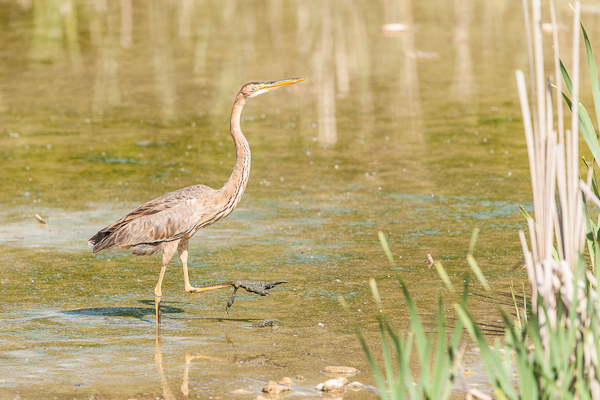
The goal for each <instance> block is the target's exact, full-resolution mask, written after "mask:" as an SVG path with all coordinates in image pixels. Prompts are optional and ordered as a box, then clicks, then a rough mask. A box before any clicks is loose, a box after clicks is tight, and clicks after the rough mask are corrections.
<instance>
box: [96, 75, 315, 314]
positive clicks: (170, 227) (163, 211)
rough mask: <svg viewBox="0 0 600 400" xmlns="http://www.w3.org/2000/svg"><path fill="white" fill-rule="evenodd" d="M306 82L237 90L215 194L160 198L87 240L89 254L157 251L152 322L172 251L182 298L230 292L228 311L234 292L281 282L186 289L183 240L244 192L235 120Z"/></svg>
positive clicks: (190, 190) (246, 152) (246, 169)
mask: <svg viewBox="0 0 600 400" xmlns="http://www.w3.org/2000/svg"><path fill="white" fill-rule="evenodd" d="M305 79H306V78H294V79H284V80H281V81H274V82H250V83H247V84H246V85H244V86H243V87H242V89H241V90H240V91H239V93H238V94H237V96H236V98H235V102H234V103H233V109H232V110H231V118H230V120H229V128H230V131H231V136H232V137H233V141H234V143H235V154H236V161H235V165H234V166H233V172H232V173H231V176H230V177H229V180H228V181H227V183H225V185H224V186H223V187H222V188H221V189H218V190H215V189H211V188H209V187H208V186H204V185H195V186H189V187H186V188H183V189H179V190H176V191H174V192H171V193H168V194H165V195H164V196H161V197H158V198H156V199H154V200H150V201H149V202H147V203H145V204H142V205H141V206H139V207H137V208H136V209H135V210H133V211H132V212H130V213H129V214H127V215H126V216H124V217H123V218H121V219H120V220H118V221H117V222H115V223H114V224H112V225H109V226H107V227H106V228H104V229H102V230H100V231H99V232H98V233H96V234H95V235H94V236H93V237H92V238H91V239H90V240H89V241H88V244H89V245H90V246H92V247H93V250H92V252H93V253H94V254H96V253H98V252H100V251H102V250H108V251H113V252H121V251H127V250H129V251H130V252H131V253H132V254H134V255H139V256H142V255H144V256H145V255H152V254H156V253H160V252H162V268H161V270H160V275H159V277H158V283H157V284H156V287H155V289H154V305H155V309H156V323H157V324H160V301H161V297H162V290H161V286H162V281H163V278H164V276H165V272H166V270H167V265H168V264H169V262H170V261H171V258H172V257H173V255H175V252H178V253H179V258H180V259H181V263H182V264H183V278H184V283H185V291H186V292H187V293H200V292H206V291H208V290H214V289H220V288H225V287H233V294H232V296H231V298H230V299H229V301H228V303H227V307H226V310H228V309H229V307H231V305H232V304H233V300H234V297H235V293H236V292H237V290H238V289H239V288H244V289H246V290H247V291H249V292H254V293H257V294H259V295H261V296H266V295H268V294H269V293H268V292H267V290H268V289H271V288H273V287H274V286H276V285H278V284H280V283H287V282H286V281H275V282H260V281H230V282H225V283H219V284H216V285H208V286H201V287H194V286H192V285H191V284H190V280H189V277H188V269H187V260H188V241H189V240H190V238H191V237H192V236H194V234H195V233H196V232H197V231H198V230H199V229H201V228H204V227H206V226H208V225H211V224H214V223H215V222H217V221H218V220H220V219H223V218H225V217H226V216H228V215H229V214H230V213H231V212H232V211H233V209H234V208H235V207H236V206H237V205H238V203H239V202H240V200H241V199H242V195H243V194H244V190H245V189H246V184H247V183H248V177H249V175H250V161H251V160H250V146H249V145H248V141H247V140H246V138H245V137H244V134H243V133H242V129H241V127H240V117H241V114H242V108H243V107H244V105H245V104H246V102H247V101H248V100H249V99H251V98H253V97H256V96H259V95H261V94H263V93H267V92H270V91H272V90H275V89H278V88H280V87H282V86H286V85H291V84H293V83H297V82H301V81H303V80H305Z"/></svg>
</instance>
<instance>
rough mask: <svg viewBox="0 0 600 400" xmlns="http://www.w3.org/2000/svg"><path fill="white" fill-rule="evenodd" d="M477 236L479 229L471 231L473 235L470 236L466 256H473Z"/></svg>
mask: <svg viewBox="0 0 600 400" xmlns="http://www.w3.org/2000/svg"><path fill="white" fill-rule="evenodd" d="M477 236H479V228H475V229H473V233H472V234H471V242H470V243H469V252H468V253H467V254H471V255H473V252H474V251H475V243H477Z"/></svg>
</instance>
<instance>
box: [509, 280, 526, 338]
mask: <svg viewBox="0 0 600 400" xmlns="http://www.w3.org/2000/svg"><path fill="white" fill-rule="evenodd" d="M510 295H511V296H512V299H513V304H514V305H515V311H516V312H517V321H519V330H520V331H521V332H522V331H523V324H522V323H521V315H520V313H519V306H518V305H517V298H516V297H515V290H514V289H513V287H512V286H511V287H510Z"/></svg>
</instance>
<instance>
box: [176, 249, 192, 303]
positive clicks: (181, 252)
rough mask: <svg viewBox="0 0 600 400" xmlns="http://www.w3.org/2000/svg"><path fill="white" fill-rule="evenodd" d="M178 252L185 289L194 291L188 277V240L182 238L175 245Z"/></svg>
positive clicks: (189, 291) (190, 291)
mask: <svg viewBox="0 0 600 400" xmlns="http://www.w3.org/2000/svg"><path fill="white" fill-rule="evenodd" d="M177 251H178V252H179V258H180V259H181V265H183V280H184V283H185V291H186V292H188V293H194V291H193V289H194V288H193V287H192V285H190V277H189V275H188V268H187V260H188V241H187V240H182V241H181V242H179V246H177Z"/></svg>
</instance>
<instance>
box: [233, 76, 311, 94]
mask: <svg viewBox="0 0 600 400" xmlns="http://www.w3.org/2000/svg"><path fill="white" fill-rule="evenodd" d="M305 79H306V78H293V79H283V80H281V81H273V82H250V83H246V84H245V85H244V86H243V87H242V89H241V90H240V95H242V97H243V98H244V99H250V98H252V97H256V96H259V95H261V94H263V93H267V92H270V91H271V90H275V89H279V88H280V87H282V86H287V85H291V84H293V83H298V82H302V81H303V80H305Z"/></svg>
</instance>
